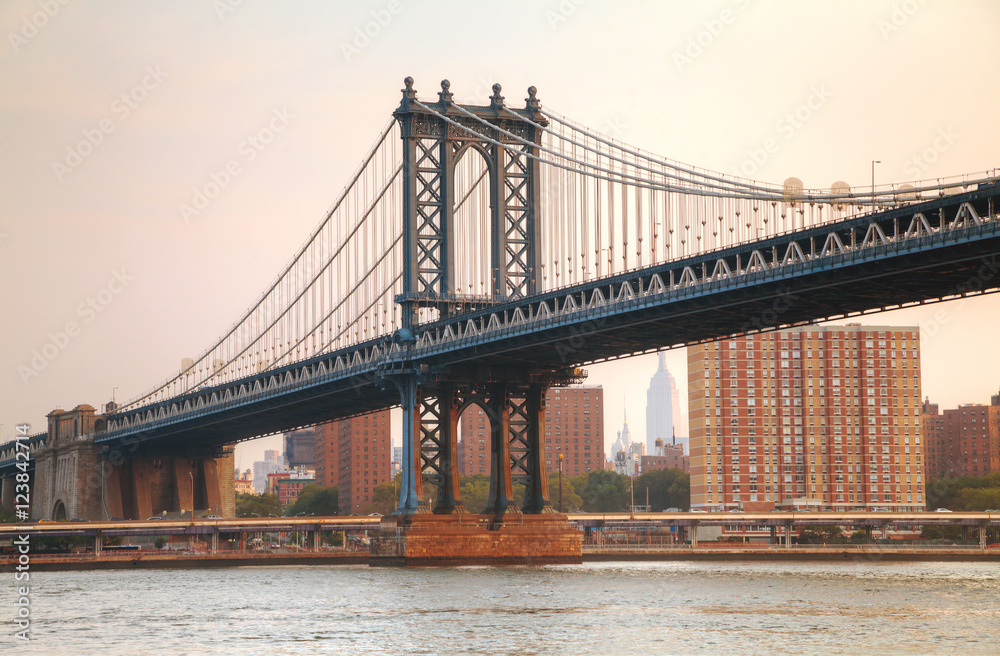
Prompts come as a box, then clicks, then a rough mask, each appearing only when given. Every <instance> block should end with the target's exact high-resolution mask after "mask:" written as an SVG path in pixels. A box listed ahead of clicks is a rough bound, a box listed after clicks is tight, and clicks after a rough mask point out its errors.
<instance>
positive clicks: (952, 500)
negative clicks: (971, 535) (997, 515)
mask: <svg viewBox="0 0 1000 656" xmlns="http://www.w3.org/2000/svg"><path fill="white" fill-rule="evenodd" d="M925 492H926V499H927V507H928V508H929V509H934V508H948V509H950V510H986V509H988V508H1000V472H996V473H993V474H990V475H989V476H983V477H973V476H954V477H951V478H935V479H933V480H929V481H927V485H926V490H925Z"/></svg>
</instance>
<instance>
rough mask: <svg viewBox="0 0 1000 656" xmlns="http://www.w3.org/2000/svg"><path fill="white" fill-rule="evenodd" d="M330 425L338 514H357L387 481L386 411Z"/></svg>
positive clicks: (389, 450) (389, 444)
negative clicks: (334, 435) (333, 437)
mask: <svg viewBox="0 0 1000 656" xmlns="http://www.w3.org/2000/svg"><path fill="white" fill-rule="evenodd" d="M334 424H335V425H336V432H337V460H338V467H337V472H338V473H337V498H338V501H339V504H340V514H342V515H351V514H355V513H358V514H360V513H363V512H364V509H365V506H367V505H368V504H369V503H371V502H372V501H374V496H375V488H376V487H377V486H378V485H379V484H381V483H387V482H389V481H390V480H391V478H390V476H389V461H390V460H391V459H392V438H391V436H390V434H389V411H388V410H382V411H380V412H373V413H371V414H367V415H362V416H360V417H352V418H351V419H342V420H339V421H336V422H334ZM317 443H318V440H317ZM317 459H318V458H317ZM317 476H318V473H317Z"/></svg>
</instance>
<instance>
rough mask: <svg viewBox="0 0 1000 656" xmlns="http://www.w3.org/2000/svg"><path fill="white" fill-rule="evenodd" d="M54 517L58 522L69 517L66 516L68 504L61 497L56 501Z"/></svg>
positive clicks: (53, 511) (53, 509) (53, 510)
mask: <svg viewBox="0 0 1000 656" xmlns="http://www.w3.org/2000/svg"><path fill="white" fill-rule="evenodd" d="M52 519H54V520H55V521H57V522H59V521H65V520H66V519H68V517H67V516H66V504H64V503H63V502H62V500H61V499H60V500H59V501H56V505H55V506H54V507H53V508H52Z"/></svg>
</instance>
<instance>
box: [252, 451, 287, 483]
mask: <svg viewBox="0 0 1000 656" xmlns="http://www.w3.org/2000/svg"><path fill="white" fill-rule="evenodd" d="M284 469H285V458H284V456H283V455H281V451H278V450H277V449H267V450H265V451H264V459H263V460H257V461H255V462H254V463H253V490H254V492H256V493H257V494H264V493H265V492H266V491H267V476H268V474H274V473H276V472H280V471H284Z"/></svg>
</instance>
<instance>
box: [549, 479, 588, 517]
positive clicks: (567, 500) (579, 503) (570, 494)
mask: <svg viewBox="0 0 1000 656" xmlns="http://www.w3.org/2000/svg"><path fill="white" fill-rule="evenodd" d="M549 500H550V501H552V508H553V509H554V510H559V472H557V471H555V472H549ZM562 502H563V512H568V513H571V512H580V511H581V510H582V509H583V499H582V498H581V497H580V495H579V494H578V493H577V491H576V487H574V485H573V483H572V482H571V481H570V477H569V476H567V475H566V474H563V479H562Z"/></svg>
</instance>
